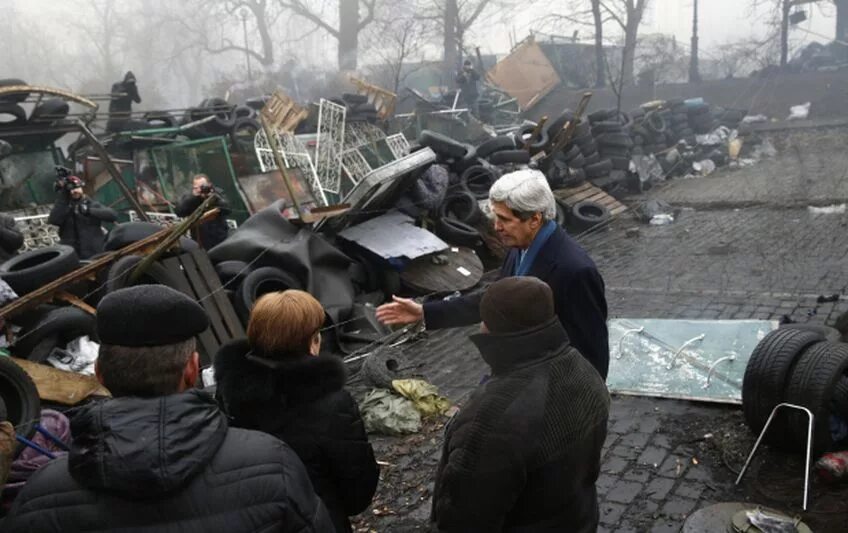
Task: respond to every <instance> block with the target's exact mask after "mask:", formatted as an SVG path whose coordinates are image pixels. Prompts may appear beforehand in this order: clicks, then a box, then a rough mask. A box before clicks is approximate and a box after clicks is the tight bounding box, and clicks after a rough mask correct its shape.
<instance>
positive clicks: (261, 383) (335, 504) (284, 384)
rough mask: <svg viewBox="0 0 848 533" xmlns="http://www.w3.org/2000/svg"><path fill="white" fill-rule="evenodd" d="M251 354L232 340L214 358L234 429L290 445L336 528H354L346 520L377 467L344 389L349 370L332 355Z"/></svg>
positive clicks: (363, 504) (362, 504)
mask: <svg viewBox="0 0 848 533" xmlns="http://www.w3.org/2000/svg"><path fill="white" fill-rule="evenodd" d="M249 351H250V347H249V345H248V343H247V341H246V340H239V341H233V342H231V343H229V344H227V345H225V346H223V347H222V348H221V350H220V351H219V352H218V355H217V356H216V358H215V380H216V382H217V384H218V396H219V398H220V400H221V402H222V403H223V404H224V405H225V409H226V411H227V412H228V413H229V415H230V416H231V417H232V420H233V424H234V425H236V426H239V427H244V428H248V429H257V430H260V431H264V432H266V433H270V434H272V435H274V436H275V437H279V438H280V439H282V440H283V441H285V442H286V443H287V444H288V445H289V446H291V447H292V449H293V450H294V451H295V452H296V453H297V455H298V457H300V459H301V460H302V461H303V464H305V465H306V470H307V471H308V472H309V477H310V479H312V484H313V485H314V486H315V491H316V492H317V493H318V495H319V496H321V499H323V500H324V503H325V504H326V506H327V509H328V510H329V511H330V515H331V517H332V519H333V523H334V524H335V526H336V531H350V530H351V526H350V522H349V521H348V518H347V517H348V516H351V515H355V514H358V513H361V512H362V511H364V510H365V509H366V508H367V507H368V505H370V503H371V498H373V497H374V491H375V490H376V489H377V480H378V478H379V468H378V466H377V462H376V461H375V459H374V451H373V450H372V448H371V444H370V443H369V442H368V436H367V435H366V433H365V426H364V424H363V423H362V419H361V417H360V415H359V408H358V407H357V406H356V402H355V401H354V400H353V398H352V397H351V395H350V393H348V392H347V391H346V390H344V384H345V371H344V365H343V364H342V362H341V361H340V360H339V359H337V358H336V357H333V356H326V357H311V356H287V357H285V356H284V357H281V358H275V359H273V360H272V359H264V358H257V357H256V356H255V355H253V354H250V355H249V356H248V352H249ZM248 357H250V359H248ZM271 367H273V368H271Z"/></svg>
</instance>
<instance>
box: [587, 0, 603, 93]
mask: <svg viewBox="0 0 848 533" xmlns="http://www.w3.org/2000/svg"><path fill="white" fill-rule="evenodd" d="M590 1H591V2H592V22H593V23H594V25H595V87H598V88H601V87H603V86H604V85H606V84H605V83H604V79H605V77H604V61H605V59H604V19H603V17H602V16H601V0H590Z"/></svg>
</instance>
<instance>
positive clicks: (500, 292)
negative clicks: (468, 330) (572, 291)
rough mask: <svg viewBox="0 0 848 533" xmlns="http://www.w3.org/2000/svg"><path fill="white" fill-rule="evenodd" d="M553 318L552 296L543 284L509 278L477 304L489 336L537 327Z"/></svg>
mask: <svg viewBox="0 0 848 533" xmlns="http://www.w3.org/2000/svg"><path fill="white" fill-rule="evenodd" d="M554 315H555V311H554V295H553V292H552V291H551V288H550V287H548V284H547V283H545V282H544V281H542V280H540V279H538V278H533V277H524V276H522V277H510V278H503V279H500V280H498V281H496V282H494V283H492V284H491V285H489V288H488V289H487V290H486V293H485V294H484V295H483V299H482V300H481V301H480V317H481V318H482V319H483V323H484V324H486V328H488V330H489V331H490V332H491V333H515V332H518V331H524V330H527V329H532V328H534V327H537V326H541V325H542V324H544V323H545V322H547V321H549V320H550V319H551V318H553V317H554Z"/></svg>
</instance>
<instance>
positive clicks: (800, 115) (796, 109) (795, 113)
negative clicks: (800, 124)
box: [786, 102, 812, 120]
mask: <svg viewBox="0 0 848 533" xmlns="http://www.w3.org/2000/svg"><path fill="white" fill-rule="evenodd" d="M811 106H812V104H811V103H810V102H807V103H806V104H801V105H793V106H792V107H790V108H789V118H788V119H786V120H806V119H807V117H809V116H810V107H811Z"/></svg>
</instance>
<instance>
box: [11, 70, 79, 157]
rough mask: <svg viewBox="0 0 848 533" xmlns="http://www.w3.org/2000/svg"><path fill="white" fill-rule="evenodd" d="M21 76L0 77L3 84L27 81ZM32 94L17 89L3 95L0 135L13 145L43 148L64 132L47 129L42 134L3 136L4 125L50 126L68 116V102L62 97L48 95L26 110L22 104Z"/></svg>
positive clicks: (24, 83)
mask: <svg viewBox="0 0 848 533" xmlns="http://www.w3.org/2000/svg"><path fill="white" fill-rule="evenodd" d="M26 84H27V83H26V82H25V81H23V80H19V79H13V78H8V79H0V87H6V86H10V85H26ZM28 97H29V94H27V93H16V94H10V95H6V96H2V97H0V139H2V140H4V141H6V142H8V143H9V144H11V145H13V146H23V147H24V148H26V149H28V150H33V149H38V148H43V147H45V146H47V145H49V144H50V143H53V142H55V141H57V140H59V138H60V137H62V136H63V135H65V132H48V133H42V134H40V135H15V136H11V135H10V136H4V135H3V130H4V129H13V128H15V129H17V128H21V127H23V126H29V125H34V126H49V125H50V124H52V123H54V122H56V121H60V120H63V119H65V118H66V117H67V116H68V113H69V112H70V106H69V105H68V102H66V101H65V100H63V99H61V98H47V99H45V100H42V101H40V102H39V103H38V104H37V105H35V106H33V107H32V109H31V110H30V111H29V114H27V110H26V109H25V108H24V107H23V106H22V105H21V104H23V103H24V102H25V101H26V99H27V98H28Z"/></svg>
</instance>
